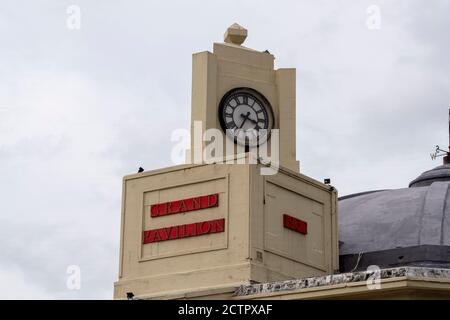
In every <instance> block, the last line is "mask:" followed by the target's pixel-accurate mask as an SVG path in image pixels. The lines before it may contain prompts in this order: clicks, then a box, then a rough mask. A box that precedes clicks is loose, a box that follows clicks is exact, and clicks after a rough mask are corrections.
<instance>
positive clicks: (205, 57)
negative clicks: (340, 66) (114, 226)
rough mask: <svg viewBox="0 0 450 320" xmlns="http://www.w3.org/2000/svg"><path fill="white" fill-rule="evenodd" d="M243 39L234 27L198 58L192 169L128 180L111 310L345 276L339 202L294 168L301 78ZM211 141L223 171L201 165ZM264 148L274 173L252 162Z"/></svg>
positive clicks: (190, 153)
mask: <svg viewBox="0 0 450 320" xmlns="http://www.w3.org/2000/svg"><path fill="white" fill-rule="evenodd" d="M246 37H247V30H246V29H244V28H243V27H241V26H239V25H238V24H233V25H232V26H230V27H229V28H228V29H227V31H226V32H225V36H224V42H221V43H215V44H214V46H213V52H208V51H205V52H200V53H195V54H194V55H193V58H192V113H191V149H190V150H189V151H188V152H187V160H188V161H186V162H187V163H186V164H184V165H177V166H172V167H167V168H163V169H157V170H152V171H144V172H141V173H137V174H131V175H127V176H125V177H124V178H123V195H122V212H121V241H120V255H119V279H118V281H117V282H116V283H115V284H114V298H115V299H126V298H127V295H130V294H133V295H134V296H135V297H137V298H142V299H153V298H158V299H160V298H164V299H177V298H221V297H225V296H230V293H232V292H234V290H236V288H237V287H238V286H239V285H242V284H248V283H255V282H256V283H257V282H268V281H277V280H287V279H295V278H302V277H310V276H319V275H325V274H331V273H333V272H334V271H336V270H337V269H338V265H339V263H338V231H337V191H336V190H335V189H334V188H333V187H331V186H329V185H325V184H323V183H321V182H318V181H316V180H314V179H311V178H309V177H307V176H305V175H303V174H301V173H300V172H299V163H298V161H297V160H296V140H295V138H296V126H295V113H296V94H295V92H296V85H295V80H296V72H295V69H289V68H288V69H284V68H283V69H274V56H273V55H272V54H271V53H269V52H268V51H267V50H266V51H263V52H261V51H257V50H253V49H250V48H247V47H244V46H243V45H242V44H243V43H244V41H245V39H246ZM211 131H212V132H215V133H216V134H217V133H220V135H221V136H220V137H219V136H216V138H215V141H216V140H217V141H218V140H221V141H222V142H223V144H222V145H221V146H220V148H223V150H222V151H223V153H222V152H219V153H218V154H219V155H221V154H223V155H225V156H226V157H225V158H222V160H224V159H225V160H226V161H221V159H219V158H220V157H219V158H217V159H216V160H215V161H205V159H204V158H203V157H202V155H203V154H204V151H205V150H207V149H208V147H209V146H210V145H211V143H212V140H208V139H204V138H205V136H207V135H208V134H207V132H211ZM168 134H170V133H168ZM219 138H220V139H219ZM217 141H216V142H217ZM261 148H266V149H267V150H268V151H269V153H270V154H271V161H270V163H268V162H267V161H264V160H265V159H264V157H260V156H259V153H257V155H258V156H257V157H256V161H255V162H252V161H251V157H250V155H251V154H252V152H253V151H254V150H255V149H261ZM273 154H277V155H278V157H277V159H275V160H274V158H273V157H272V155H273ZM199 155H200V156H199ZM216 156H217V154H216ZM239 159H240V160H244V161H234V160H239ZM230 160H231V161H230ZM254 160H255V159H254ZM274 162H276V166H275V167H276V170H275V171H273V172H272V173H271V174H263V172H264V169H265V168H266V169H267V167H268V166H270V167H272V168H273V167H274V166H273V165H274Z"/></svg>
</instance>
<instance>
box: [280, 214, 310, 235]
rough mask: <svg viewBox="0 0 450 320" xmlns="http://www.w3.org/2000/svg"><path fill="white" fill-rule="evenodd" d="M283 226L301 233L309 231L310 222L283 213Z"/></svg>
mask: <svg viewBox="0 0 450 320" xmlns="http://www.w3.org/2000/svg"><path fill="white" fill-rule="evenodd" d="M283 226H284V227H285V228H287V229H290V230H293V231H295V232H298V233H301V234H307V233H308V224H307V223H306V222H305V221H303V220H300V219H297V218H294V217H291V216H290V215H287V214H283Z"/></svg>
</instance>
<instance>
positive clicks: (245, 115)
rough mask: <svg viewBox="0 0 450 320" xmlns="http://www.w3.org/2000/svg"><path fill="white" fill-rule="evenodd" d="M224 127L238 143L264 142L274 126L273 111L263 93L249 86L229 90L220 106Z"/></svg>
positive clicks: (221, 121)
mask: <svg viewBox="0 0 450 320" xmlns="http://www.w3.org/2000/svg"><path fill="white" fill-rule="evenodd" d="M219 119H220V124H221V126H222V129H223V130H224V131H226V133H227V135H228V136H229V137H230V138H232V139H233V140H234V141H235V142H236V143H239V144H241V145H245V146H249V147H254V146H257V145H259V144H262V143H264V142H265V141H266V140H267V139H268V138H269V136H270V130H271V129H272V127H273V113H272V108H271V107H270V104H269V102H268V101H267V99H266V98H264V96H263V95H261V94H260V93H258V92H257V91H255V90H252V89H248V88H238V89H234V90H231V91H229V92H228V93H227V94H225V96H224V97H223V98H222V101H221V103H220V106H219Z"/></svg>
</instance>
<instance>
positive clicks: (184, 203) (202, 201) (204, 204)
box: [150, 193, 219, 218]
mask: <svg viewBox="0 0 450 320" xmlns="http://www.w3.org/2000/svg"><path fill="white" fill-rule="evenodd" d="M217 206H219V194H218V193H215V194H210V195H207V196H200V197H194V198H188V199H183V200H176V201H170V202H164V203H157V204H153V205H152V206H151V207H150V215H151V217H152V218H155V217H161V216H165V215H168V214H175V213H182V212H188V211H194V210H200V209H206V208H211V207H217Z"/></svg>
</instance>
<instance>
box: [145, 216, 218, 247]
mask: <svg viewBox="0 0 450 320" xmlns="http://www.w3.org/2000/svg"><path fill="white" fill-rule="evenodd" d="M224 231H225V219H216V220H209V221H202V222H196V223H189V224H182V225H178V226H170V227H165V228H160V229H153V230H147V231H144V234H143V238H144V239H143V242H144V244H146V243H152V242H159V241H166V240H175V239H181V238H188V237H196V236H201V235H204V234H210V233H219V232H224Z"/></svg>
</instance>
